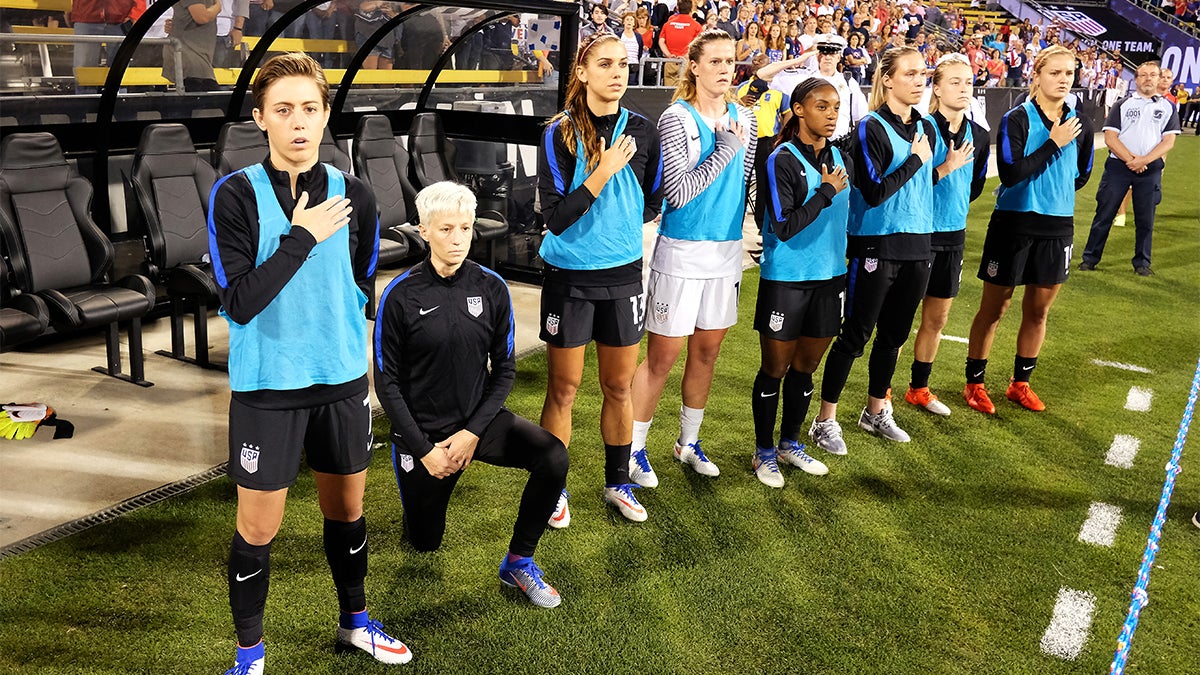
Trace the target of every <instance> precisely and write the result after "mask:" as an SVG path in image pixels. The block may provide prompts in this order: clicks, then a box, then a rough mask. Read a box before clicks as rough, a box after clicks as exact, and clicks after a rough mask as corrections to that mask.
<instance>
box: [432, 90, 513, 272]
mask: <svg viewBox="0 0 1200 675" xmlns="http://www.w3.org/2000/svg"><path fill="white" fill-rule="evenodd" d="M408 145H409V149H410V151H411V154H412V178H413V183H414V185H415V186H416V188H417V189H421V188H424V187H427V186H429V185H432V184H434V183H437V182H439V181H444V180H450V181H454V182H456V183H461V182H462V180H461V178H460V177H459V175H458V172H457V171H455V169H454V158H455V148H454V144H452V143H451V142H450V141H449V140H447V138H446V133H445V132H444V131H443V130H442V119H441V118H440V117H438V115H437V113H418V114H417V115H416V116H414V117H413V121H412V126H411V127H409V131H408ZM468 187H469V186H468ZM475 197H476V199H478V207H477V209H476V212H475V239H476V240H477V241H482V242H487V244H488V251H487V264H488V266H493V265H494V261H495V242H496V240H497V239H500V238H502V237H505V236H507V235H508V219H507V217H506V216H505V215H504V209H505V207H506V206H507V199H506V197H507V196H506V195H505V196H503V198H500V199H499V200H498V199H497V197H498V196H497V195H495V194H478V193H477V194H476V195H475ZM497 201H499V203H497Z"/></svg>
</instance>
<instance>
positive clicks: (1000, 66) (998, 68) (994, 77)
mask: <svg viewBox="0 0 1200 675" xmlns="http://www.w3.org/2000/svg"><path fill="white" fill-rule="evenodd" d="M987 73H988V79H987V86H989V87H996V86H999V84H1000V78H1002V77H1004V59H1003V58H1002V57H1001V56H1000V50H999V49H992V50H990V51H989V53H988V60H987Z"/></svg>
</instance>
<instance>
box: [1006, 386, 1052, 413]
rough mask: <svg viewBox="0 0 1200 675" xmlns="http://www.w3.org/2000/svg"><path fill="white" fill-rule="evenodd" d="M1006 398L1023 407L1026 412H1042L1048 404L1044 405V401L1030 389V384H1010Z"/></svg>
mask: <svg viewBox="0 0 1200 675" xmlns="http://www.w3.org/2000/svg"><path fill="white" fill-rule="evenodd" d="M1005 396H1007V397H1008V400H1010V401H1013V402H1015V403H1020V404H1021V407H1022V408H1025V409H1026V410H1032V411H1034V412H1041V411H1043V410H1045V409H1046V404H1045V403H1042V399H1040V398H1038V395H1037V394H1035V393H1033V389H1030V388H1029V383H1028V382H1015V381H1014V382H1010V383H1009V385H1008V391H1007V392H1005Z"/></svg>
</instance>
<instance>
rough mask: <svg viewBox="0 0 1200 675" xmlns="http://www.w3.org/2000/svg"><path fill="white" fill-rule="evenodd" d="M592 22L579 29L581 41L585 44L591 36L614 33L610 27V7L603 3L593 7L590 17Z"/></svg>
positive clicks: (585, 23) (587, 22)
mask: <svg viewBox="0 0 1200 675" xmlns="http://www.w3.org/2000/svg"><path fill="white" fill-rule="evenodd" d="M588 16H589V17H590V19H591V20H590V21H585V22H584V23H583V24H582V25H581V26H580V27H579V41H580V42H583V41H584V40H586V39H587V38H588V37H589V36H591V35H594V34H596V33H612V32H614V31H613V30H612V28H611V27H610V26H609V25H608V7H605V6H604V4H603V3H596V4H594V5H592V11H591V14H589V15H588Z"/></svg>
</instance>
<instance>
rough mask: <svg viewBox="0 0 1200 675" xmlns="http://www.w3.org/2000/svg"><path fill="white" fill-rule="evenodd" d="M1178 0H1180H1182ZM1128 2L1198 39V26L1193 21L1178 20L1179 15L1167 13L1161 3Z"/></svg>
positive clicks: (1132, 0)
mask: <svg viewBox="0 0 1200 675" xmlns="http://www.w3.org/2000/svg"><path fill="white" fill-rule="evenodd" d="M1180 1H1181V2H1182V0H1180ZM1128 2H1129V4H1131V5H1134V6H1135V7H1141V8H1142V9H1144V10H1146V11H1147V12H1149V13H1150V14H1152V15H1153V16H1154V18H1156V19H1158V20H1159V21H1163V22H1165V23H1169V24H1171V25H1172V26H1174V27H1176V28H1178V29H1179V30H1181V31H1183V32H1185V33H1187V34H1188V35H1191V36H1192V37H1194V38H1197V39H1200V26H1198V25H1196V24H1195V23H1188V22H1187V21H1180V20H1179V17H1177V16H1175V15H1174V14H1171V13H1168V12H1167V10H1165V9H1163V6H1162V4H1161V3H1158V2H1155V1H1154V0H1128Z"/></svg>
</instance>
